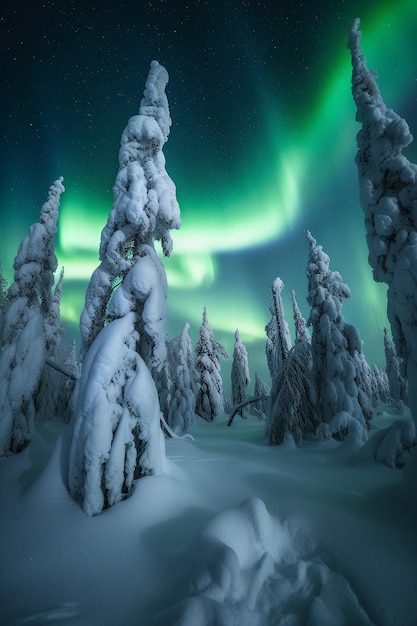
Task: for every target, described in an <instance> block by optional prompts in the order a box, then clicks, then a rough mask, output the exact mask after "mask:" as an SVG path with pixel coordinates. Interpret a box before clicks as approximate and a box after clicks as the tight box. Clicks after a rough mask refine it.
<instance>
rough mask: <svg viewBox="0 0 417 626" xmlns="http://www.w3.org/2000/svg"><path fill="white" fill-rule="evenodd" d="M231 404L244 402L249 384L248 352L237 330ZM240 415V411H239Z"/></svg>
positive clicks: (232, 371)
mask: <svg viewBox="0 0 417 626" xmlns="http://www.w3.org/2000/svg"><path fill="white" fill-rule="evenodd" d="M231 383H232V404H233V406H236V405H237V404H240V403H241V402H244V401H245V400H246V397H247V391H248V387H249V384H250V375H249V362H248V352H247V350H246V348H245V346H244V345H243V343H242V340H241V338H240V333H239V330H238V329H236V331H235V345H234V348H233V360H232V370H231ZM241 415H242V412H241Z"/></svg>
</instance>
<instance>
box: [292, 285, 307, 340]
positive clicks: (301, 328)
mask: <svg viewBox="0 0 417 626" xmlns="http://www.w3.org/2000/svg"><path fill="white" fill-rule="evenodd" d="M291 300H292V309H293V315H294V327H295V342H296V343H298V342H299V341H306V342H307V343H311V335H310V333H309V331H308V328H307V322H306V320H305V319H304V317H303V316H302V315H301V311H300V309H299V306H298V302H297V300H296V297H295V291H294V290H292V291H291Z"/></svg>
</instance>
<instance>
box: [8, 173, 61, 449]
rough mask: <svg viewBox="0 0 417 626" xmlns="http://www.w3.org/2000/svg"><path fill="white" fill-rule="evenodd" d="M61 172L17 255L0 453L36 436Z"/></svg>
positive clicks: (10, 301)
mask: <svg viewBox="0 0 417 626" xmlns="http://www.w3.org/2000/svg"><path fill="white" fill-rule="evenodd" d="M62 180H63V179H62V178H60V179H58V180H56V181H55V182H54V183H53V184H52V185H51V187H50V188H49V193H48V198H47V200H46V202H45V204H44V205H43V206H42V209H41V212H40V218H39V222H37V223H36V224H33V225H32V226H31V227H30V230H29V234H28V235H27V236H26V237H25V238H24V239H23V241H22V242H21V244H20V246H19V250H18V252H17V255H16V258H15V260H14V265H13V267H14V280H13V283H12V284H11V286H10V288H9V292H8V308H7V311H6V315H5V319H4V324H3V338H2V345H3V350H2V353H1V355H0V456H1V455H4V454H7V453H8V452H20V451H21V450H23V449H24V448H25V447H26V446H27V444H28V443H29V442H30V441H31V439H32V433H33V424H34V419H35V413H36V397H37V394H38V392H39V384H40V380H41V376H42V372H43V370H44V367H45V359H46V355H47V349H48V347H49V346H48V345H47V332H48V328H49V327H48V321H47V320H48V318H49V316H50V314H51V310H52V299H53V292H52V287H53V284H54V272H55V270H56V268H57V259H56V256H55V252H54V238H55V235H56V230H57V220H58V211H59V202H60V197H61V193H62V192H63V191H64V187H63V185H62Z"/></svg>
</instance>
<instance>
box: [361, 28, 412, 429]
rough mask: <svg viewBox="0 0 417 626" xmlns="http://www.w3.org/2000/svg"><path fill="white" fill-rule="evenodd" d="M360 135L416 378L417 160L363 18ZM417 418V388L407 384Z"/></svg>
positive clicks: (403, 351) (372, 212)
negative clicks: (367, 44)
mask: <svg viewBox="0 0 417 626" xmlns="http://www.w3.org/2000/svg"><path fill="white" fill-rule="evenodd" d="M349 48H350V51H351V55H352V68H353V71H352V94H353V98H354V101H355V103H356V108H357V113H356V119H357V121H358V122H360V124H361V125H362V128H361V130H360V131H359V133H358V135H357V144H358V152H357V155H356V164H357V167H358V174H359V185H360V201H361V205H362V209H363V211H364V214H365V226H366V239H367V243H368V250H369V256H368V259H369V263H370V265H371V267H372V270H373V275H374V279H375V280H376V281H378V282H384V283H386V284H387V285H388V294H387V296H388V306H387V312H388V319H389V321H390V324H391V331H392V335H393V338H394V342H395V346H396V349H397V354H398V357H399V358H400V359H401V361H402V367H403V368H404V369H403V374H404V375H406V377H407V378H408V381H409V382H411V381H413V383H415V381H416V380H417V304H416V300H417V295H416V294H417V216H416V206H417V184H416V180H417V166H416V165H415V164H413V163H410V162H409V161H408V160H407V159H406V157H405V156H404V155H403V154H402V151H403V149H404V148H405V147H406V146H408V145H409V144H410V143H411V141H412V139H413V137H412V135H411V133H410V130H409V128H408V125H407V123H406V122H405V120H403V119H402V118H401V117H399V116H398V115H397V114H396V113H395V112H394V111H393V110H392V109H388V108H387V107H386V106H385V104H384V101H383V99H382V97H381V94H380V92H379V89H378V85H377V82H376V74H375V72H373V71H370V70H368V68H367V66H366V61H365V58H364V56H363V55H362V51H361V48H360V31H359V20H358V19H356V20H355V21H354V23H353V25H352V28H351V31H350V37H349ZM409 405H410V408H411V411H412V414H413V417H414V421H415V422H417V390H416V389H415V384H414V388H413V386H410V388H409Z"/></svg>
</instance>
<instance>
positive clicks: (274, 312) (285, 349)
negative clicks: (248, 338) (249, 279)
mask: <svg viewBox="0 0 417 626" xmlns="http://www.w3.org/2000/svg"><path fill="white" fill-rule="evenodd" d="M283 288H284V283H283V282H282V280H281V279H280V278H276V279H275V280H274V282H273V284H272V287H271V304H270V307H269V311H270V313H271V319H270V321H269V322H268V324H267V325H266V326H265V331H266V336H267V339H266V346H265V353H266V359H267V363H268V368H269V372H270V374H271V379H272V380H274V378H276V376H277V375H278V372H279V369H280V367H281V365H282V364H283V363H284V361H285V359H286V358H287V355H288V353H289V351H290V349H291V335H290V331H289V328H288V324H287V322H286V321H285V317H284V305H283V303H282V297H281V292H282V290H283Z"/></svg>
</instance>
